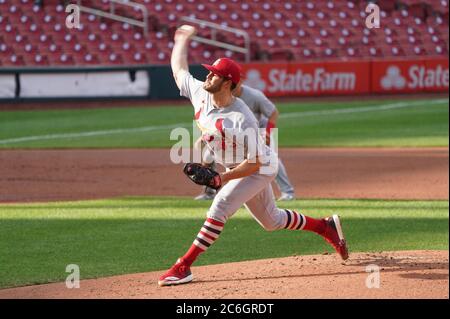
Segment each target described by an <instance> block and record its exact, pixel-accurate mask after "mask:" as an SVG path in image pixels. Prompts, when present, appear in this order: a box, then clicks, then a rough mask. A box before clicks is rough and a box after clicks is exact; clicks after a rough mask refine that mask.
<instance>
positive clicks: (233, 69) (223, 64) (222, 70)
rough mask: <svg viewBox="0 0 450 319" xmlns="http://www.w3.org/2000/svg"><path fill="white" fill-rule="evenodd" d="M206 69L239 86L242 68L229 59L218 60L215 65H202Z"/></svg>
mask: <svg viewBox="0 0 450 319" xmlns="http://www.w3.org/2000/svg"><path fill="white" fill-rule="evenodd" d="M202 65H203V66H204V67H205V68H207V69H208V70H209V71H211V72H212V73H214V74H217V75H220V76H223V77H224V78H227V79H229V80H231V82H233V83H235V84H238V83H239V81H240V80H241V69H242V68H241V66H240V65H239V64H237V63H236V62H234V61H233V60H231V59H228V58H220V59H217V60H216V61H215V62H214V63H213V65H208V64H202Z"/></svg>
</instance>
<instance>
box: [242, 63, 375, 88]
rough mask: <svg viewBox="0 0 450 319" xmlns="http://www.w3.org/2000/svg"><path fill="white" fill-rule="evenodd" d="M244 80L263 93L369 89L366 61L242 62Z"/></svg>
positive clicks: (367, 64) (368, 67)
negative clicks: (243, 63)
mask: <svg viewBox="0 0 450 319" xmlns="http://www.w3.org/2000/svg"><path fill="white" fill-rule="evenodd" d="M243 74H244V83H245V84H247V85H249V86H251V87H254V88H256V89H259V90H262V91H264V93H265V94H266V95H267V96H311V95H326V94H330V95H336V94H359V93H368V92H369V91H370V78H369V76H368V74H370V64H369V63H367V62H335V63H332V62H325V63H280V64H277V63H271V64H245V65H243Z"/></svg>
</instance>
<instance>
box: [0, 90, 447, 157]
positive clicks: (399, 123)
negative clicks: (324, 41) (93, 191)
mask: <svg viewBox="0 0 450 319" xmlns="http://www.w3.org/2000/svg"><path fill="white" fill-rule="evenodd" d="M359 99H360V98H355V101H354V102H339V103H330V102H326V103H324V102H321V103H311V102H308V103H283V104H281V103H280V104H278V105H277V106H278V108H279V110H280V113H281V114H282V116H281V118H280V120H279V128H280V133H279V145H280V146H281V147H313V146H315V147H327V146H333V147H337V146H342V147H400V146H404V147H432V146H448V111H449V105H448V101H446V100H444V99H440V100H409V101H408V100H404V101H390V100H384V101H361V100H359ZM398 103H400V106H399V104H398ZM382 105H384V106H386V105H389V107H388V108H387V109H386V108H383V107H381V106H382ZM361 108H370V109H365V110H364V109H361ZM336 112H338V113H336ZM192 117H193V110H192V107H191V106H190V105H186V106H179V107H170V106H165V107H148V108H145V107H141V108H133V107H126V106H124V107H123V108H111V109H90V110H86V109H85V110H54V111H5V112H0V148H147V147H149V148H154V147H171V146H173V144H174V143H175V142H176V141H171V140H170V137H169V136H170V132H171V130H172V129H173V127H169V126H170V125H176V126H181V127H185V128H189V129H192ZM142 128H144V130H143V131H140V129H142ZM116 130H119V131H116ZM111 131H112V132H111ZM86 133H87V134H86ZM61 134H75V136H74V135H71V136H59V137H57V138H55V136H54V135H61ZM79 134H85V135H82V136H80V135H79ZM48 135H52V136H50V137H48ZM17 138H24V140H22V141H20V140H18V141H11V139H17Z"/></svg>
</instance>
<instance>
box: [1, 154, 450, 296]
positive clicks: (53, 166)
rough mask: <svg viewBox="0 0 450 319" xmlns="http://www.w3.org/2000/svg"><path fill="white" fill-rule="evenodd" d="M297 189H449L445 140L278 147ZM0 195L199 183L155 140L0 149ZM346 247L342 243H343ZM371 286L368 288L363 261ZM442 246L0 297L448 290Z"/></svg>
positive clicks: (369, 194)
mask: <svg viewBox="0 0 450 319" xmlns="http://www.w3.org/2000/svg"><path fill="white" fill-rule="evenodd" d="M280 155H281V158H282V159H283V161H284V163H285V166H286V168H287V170H288V173H289V176H290V178H291V180H292V182H293V184H294V185H295V186H296V194H297V196H298V197H299V198H373V199H424V200H426V199H443V200H448V198H449V191H448V187H449V183H448V179H449V177H448V170H449V151H448V148H427V149H282V150H281V152H280ZM0 163H1V166H0V202H3V203H12V202H39V201H59V200H78V199H93V198H106V197H115V196H125V195H171V196H178V195H183V196H194V195H196V194H197V193H198V192H199V191H200V188H199V187H196V186H195V185H193V184H192V183H191V182H189V181H188V180H187V178H186V177H185V176H184V175H183V174H182V173H181V167H182V165H181V164H178V165H175V164H172V163H171V162H170V160H169V151H168V150H167V149H164V150H161V149H159V150H134V149H132V150H45V151H42V150H39V151H38V150H17V151H14V150H3V151H0ZM350 248H351V243H350ZM369 265H376V266H377V267H379V270H380V288H371V289H369V288H367V287H366V281H367V280H368V279H367V278H368V276H369V273H368V272H366V270H367V268H366V267H367V266H369ZM448 265H449V263H448V251H403V252H378V253H351V254H350V259H349V260H348V261H347V262H345V263H343V262H342V261H340V260H339V259H338V257H337V256H336V255H318V256H295V257H287V258H279V259H270V260H257V261H248V262H239V263H232V264H223V265H210V266H203V267H194V268H193V272H194V276H195V278H196V279H195V281H194V282H193V283H191V284H189V285H182V286H177V287H164V288H160V287H158V286H157V284H156V283H157V278H158V277H159V276H160V275H161V274H162V272H161V271H160V272H149V273H142V274H130V275H122V276H115V277H110V278H101V279H90V280H83V281H81V288H80V289H67V288H66V286H65V284H64V283H55V284H48V285H39V286H30V287H21V288H15V289H3V290H0V299H1V298H158V299H160V298H162V299H164V298H198V299H203V298H214V299H215V298H269V299H276V298H387V299H391V298H448V297H449V292H448V284H449V281H448V277H449V271H448V268H449V267H448Z"/></svg>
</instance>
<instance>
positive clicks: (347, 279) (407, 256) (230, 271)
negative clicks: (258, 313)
mask: <svg viewBox="0 0 450 319" xmlns="http://www.w3.org/2000/svg"><path fill="white" fill-rule="evenodd" d="M448 257H449V253H448V251H402V252H380V253H354V254H351V255H350V258H349V260H347V261H346V262H345V263H344V262H342V260H341V259H339V257H338V256H337V255H316V256H295V257H287V258H278V259H264V260H255V261H246V262H237V263H229V264H220V265H211V266H202V267H193V268H192V272H193V274H194V281H193V282H192V283H190V284H186V285H180V286H171V287H159V286H158V285H157V280H158V277H159V276H160V275H161V274H162V273H163V272H162V271H158V272H150V273H141V274H132V275H123V276H115V277H107V278H101V279H90V280H82V281H81V282H80V288H78V289H68V288H66V285H65V283H55V284H47V285H39V286H29V287H21V288H14V289H4V290H0V298H83V299H84V298H158V299H166V298H176V299H178V298H180V299H189V298H194V299H206V298H214V299H218V298H225V299H226V298H233V299H238V298H239V299H241V298H258V299H259V298H265V299H276V298H287V299H289V298H295V299H300V298H302V299H304V298H388V299H392V298H448V297H449V288H448V287H449V286H448V284H449V281H448V278H449V271H448V269H449V267H448V265H449V263H448ZM377 269H378V270H379V273H378V274H377V273H373V272H372V273H371V272H370V271H371V270H372V271H373V270H377ZM377 275H379V277H377ZM378 284H379V285H378ZM368 286H369V287H371V288H368ZM377 287H378V288H377Z"/></svg>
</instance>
